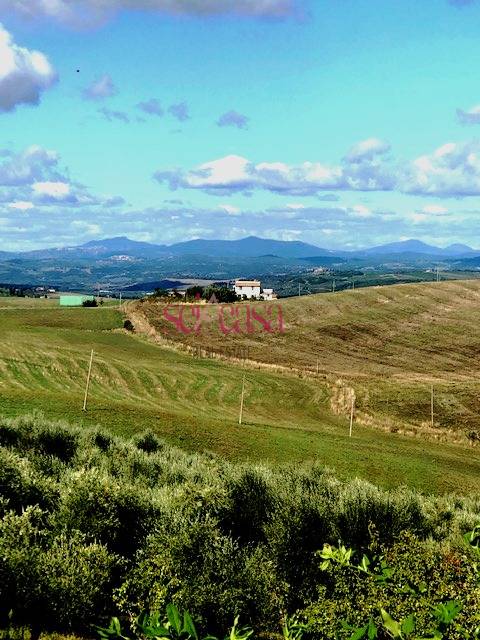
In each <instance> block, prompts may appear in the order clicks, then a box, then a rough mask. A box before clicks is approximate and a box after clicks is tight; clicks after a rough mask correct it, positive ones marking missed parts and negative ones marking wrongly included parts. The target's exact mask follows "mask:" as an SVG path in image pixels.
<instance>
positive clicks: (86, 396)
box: [83, 349, 93, 411]
mask: <svg viewBox="0 0 480 640" xmlns="http://www.w3.org/2000/svg"><path fill="white" fill-rule="evenodd" d="M92 364H93V349H92V353H91V354H90V364H89V365H88V374H87V384H86V385H85V397H84V399H83V411H86V410H87V399H88V388H89V387H90V376H91V375H92Z"/></svg>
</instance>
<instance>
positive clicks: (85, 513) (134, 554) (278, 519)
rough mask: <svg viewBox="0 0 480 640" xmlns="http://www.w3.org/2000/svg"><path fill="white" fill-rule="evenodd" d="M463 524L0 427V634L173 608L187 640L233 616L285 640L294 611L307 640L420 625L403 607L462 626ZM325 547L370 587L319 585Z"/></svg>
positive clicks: (458, 504)
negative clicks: (340, 549) (453, 618)
mask: <svg viewBox="0 0 480 640" xmlns="http://www.w3.org/2000/svg"><path fill="white" fill-rule="evenodd" d="M479 520H480V500H478V499H475V498H473V497H472V498H461V497H451V498H449V497H443V498H426V497H424V496H421V495H419V494H417V493H415V492H412V491H408V490H403V489H402V490H396V491H391V492H387V491H383V490H380V489H378V488H376V487H374V486H372V485H371V484H368V483H366V482H363V481H358V480H357V481H354V482H341V481H339V480H338V479H336V478H335V477H334V476H333V475H332V474H331V473H330V472H328V471H326V470H325V469H323V468H321V467H319V466H318V465H303V466H298V467H295V468H293V467H285V468H281V469H275V468H271V467H268V466H261V465H250V464H242V465H238V466H236V465H232V464H229V463H227V462H226V461H224V460H222V459H220V458H218V457H216V456H214V455H211V454H208V455H191V454H187V453H185V452H183V451H181V450H179V449H175V448H173V447H170V446H168V445H166V444H165V443H164V442H163V441H161V440H159V439H158V438H157V437H156V436H155V434H154V433H145V434H143V435H140V436H138V437H137V438H135V439H134V440H133V441H126V440H122V439H121V438H118V437H115V436H113V435H110V434H108V433H105V432H103V431H101V430H99V429H86V428H83V427H82V428H81V429H80V428H74V427H68V426H66V425H64V424H51V423H48V422H47V421H45V420H44V419H43V418H42V417H41V416H39V415H35V416H27V417H25V418H22V419H18V420H15V421H12V420H10V421H9V420H1V419H0V628H1V627H2V626H5V625H6V624H7V618H8V616H9V615H10V612H11V616H13V618H12V621H13V622H14V623H15V624H17V625H20V626H26V627H30V628H31V630H32V632H33V633H34V634H35V633H37V632H38V631H39V630H40V629H46V630H49V629H53V630H58V631H75V632H78V633H85V632H86V630H88V629H89V628H90V625H92V624H95V623H98V624H102V623H105V624H108V619H109V618H110V616H111V615H112V614H113V615H115V614H116V615H118V616H119V617H120V619H121V622H122V628H124V626H125V625H127V626H126V627H125V628H128V625H129V624H130V621H131V620H132V618H131V616H137V615H139V614H140V613H141V612H142V611H145V610H147V611H158V610H160V611H164V610H165V606H166V605H167V604H169V603H174V604H175V605H176V606H178V607H180V608H181V609H184V610H188V611H189V612H190V613H191V614H192V617H193V618H194V619H195V621H196V623H197V622H198V632H199V633H200V634H202V635H203V634H204V633H205V632H206V631H207V630H208V631H209V632H214V633H217V634H223V633H224V631H225V629H226V628H229V627H230V626H231V623H232V620H234V619H235V617H236V616H238V615H240V617H241V620H242V621H243V622H245V623H247V624H251V625H254V627H255V629H256V630H258V631H259V632H261V633H270V634H271V633H272V632H278V631H280V629H281V628H282V625H283V627H284V630H285V629H287V631H285V633H287V635H288V634H290V635H289V636H288V638H289V640H299V638H297V637H296V636H295V634H296V633H297V632H298V633H300V631H301V629H300V627H298V629H297V627H296V626H295V625H296V624H297V623H294V622H292V623H291V624H290V623H287V622H286V620H287V618H286V617H285V616H291V615H292V614H294V613H295V611H296V610H303V611H304V612H305V615H306V616H307V617H308V619H309V620H310V622H311V625H312V629H314V631H315V637H318V638H323V637H325V638H327V637H328V638H330V637H332V636H331V635H328V633H330V631H328V633H327V631H326V630H327V629H328V628H329V627H328V625H329V624H330V625H333V624H337V627H338V624H340V623H341V620H342V619H344V620H345V622H346V624H348V625H350V626H351V627H355V626H357V627H360V628H364V627H365V626H367V627H368V622H369V617H372V620H375V621H376V622H375V624H377V623H378V624H380V622H381V620H380V618H379V616H380V610H379V606H378V604H379V603H380V606H382V607H383V608H384V609H385V611H386V612H388V615H390V616H392V619H393V620H403V619H405V618H407V617H408V616H409V615H410V614H411V613H412V611H413V612H415V615H416V616H417V618H418V620H419V621H420V622H419V623H422V624H424V623H425V624H427V622H428V620H430V618H428V620H427V617H428V616H427V614H426V613H425V615H424V614H421V613H418V612H417V609H416V608H415V606H414V603H415V602H417V600H418V602H419V603H420V604H421V606H422V607H423V606H424V604H425V605H426V604H427V600H428V602H431V603H432V604H434V605H437V604H441V603H443V604H445V603H446V602H448V601H449V600H452V601H453V600H456V599H459V596H460V600H461V604H462V611H461V612H460V613H459V614H458V620H459V621H460V622H459V624H460V623H461V624H462V625H466V624H467V622H468V624H470V619H471V617H472V615H473V612H475V611H476V610H477V608H478V607H479V606H480V605H479V601H478V586H477V583H476V582H475V580H478V571H479V569H478V567H479V566H480V559H479V557H478V549H477V546H478V541H479V534H478V532H477V533H475V532H474V533H472V534H470V538H469V539H468V540H467V539H466V538H465V540H464V539H463V538H462V534H464V533H465V532H466V531H469V530H472V529H473V527H474V525H475V524H477V523H478V521H479ZM405 532H407V533H405ZM338 540H342V541H343V543H344V544H346V545H348V546H353V547H354V548H355V549H357V550H358V552H357V555H355V556H353V559H352V562H355V563H356V564H358V563H359V562H360V561H361V559H362V554H363V553H366V554H367V555H368V556H369V558H370V563H371V564H370V565H368V566H369V572H370V573H371V574H372V575H370V573H369V572H368V571H367V572H364V574H362V575H361V574H360V571H359V570H358V569H356V568H353V569H352V567H350V566H343V565H342V566H341V565H338V566H337V565H335V566H333V565H332V566H330V565H329V566H328V569H327V570H323V569H322V567H321V559H320V558H319V557H318V551H319V550H321V549H323V547H324V544H325V543H328V544H330V545H338ZM332 548H333V546H332ZM324 561H325V560H324ZM382 563H384V564H382ZM385 563H386V564H385ZM468 563H470V564H468ZM467 564H468V566H467ZM391 566H393V567H394V568H395V580H397V583H398V584H400V585H401V589H402V590H401V592H400V595H399V592H398V589H397V587H395V588H394V587H393V586H392V583H391V582H389V579H390V573H389V570H390V569H389V568H390V567H391ZM376 575H377V576H378V575H379V576H381V579H380V578H378V577H375V576H376ZM397 583H395V584H397ZM424 583H425V584H426V585H427V587H426V588H427V591H426V592H425V594H424V593H423V592H422V591H421V589H423V587H422V585H423V584H424ZM409 589H410V590H413V591H412V592H410V591H409ZM413 593H415V594H416V596H415V597H416V598H417V600H415V598H414V595H413ZM422 598H423V599H422ZM422 611H423V609H422ZM429 611H430V610H429ZM422 615H424V617H423V618H422V617H421V616H422ZM428 615H430V617H431V611H430V614H428ZM469 616H470V618H469ZM288 619H289V618H288ZM298 624H300V622H299V623H298ZM372 624H373V623H372ZM337 627H335V629H336V628H337ZM338 628H339V629H340V630H339V634H340V635H339V638H343V637H350V636H348V635H345V633H346V632H345V633H344V631H343V627H338ZM299 629H300V631H299ZM295 630H296V631H295ZM342 633H344V635H343V636H342V635H341V634H342ZM292 634H293V635H292ZM322 634H323V635H322ZM352 634H353V632H352V633H351V635H352ZM294 636H295V637H294ZM285 637H287V636H285ZM455 637H456V636H452V638H455Z"/></svg>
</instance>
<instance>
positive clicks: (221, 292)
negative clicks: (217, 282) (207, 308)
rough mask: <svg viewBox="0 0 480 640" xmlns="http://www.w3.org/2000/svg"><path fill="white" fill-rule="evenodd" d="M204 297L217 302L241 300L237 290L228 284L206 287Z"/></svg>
mask: <svg viewBox="0 0 480 640" xmlns="http://www.w3.org/2000/svg"><path fill="white" fill-rule="evenodd" d="M202 297H203V298H204V300H216V301H217V302H237V300H239V296H237V294H236V293H235V291H234V290H233V289H230V288H229V287H226V286H224V287H215V286H209V287H205V289H204V291H203V296H202Z"/></svg>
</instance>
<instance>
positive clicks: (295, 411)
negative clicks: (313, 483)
mask: <svg viewBox="0 0 480 640" xmlns="http://www.w3.org/2000/svg"><path fill="white" fill-rule="evenodd" d="M341 301H342V297H340V296H339V297H338V298H337V302H338V304H341ZM306 302H308V304H312V303H315V302H316V301H315V300H311V299H310V298H304V299H300V300H299V301H298V304H300V305H301V306H303V305H304V304H305V303H306ZM337 302H336V303H337ZM336 303H335V304H336ZM342 304H345V302H343V303H342ZM241 306H242V305H239V307H241ZM316 308H317V310H318V309H319V307H318V306H317V307H316ZM307 309H309V307H307ZM157 311H158V309H157ZM353 311H354V309H353V308H352V312H353ZM217 312H218V308H217ZM152 313H153V311H152ZM0 315H1V330H2V337H3V340H2V341H1V342H0V414H3V415H7V416H18V415H23V414H25V413H28V412H30V411H42V412H43V413H44V414H45V415H46V417H47V418H51V419H62V420H66V421H68V422H71V423H75V424H79V425H97V424H99V425H102V426H103V427H105V428H109V429H110V430H112V431H114V432H116V433H119V434H123V435H126V436H129V435H132V434H134V433H136V432H138V431H144V430H145V429H146V428H149V429H151V430H153V431H154V432H156V433H158V434H160V435H161V436H162V437H164V438H166V439H167V440H168V441H169V442H171V443H173V444H176V445H179V446H181V447H183V448H184V449H187V450H190V451H214V452H217V453H219V454H221V455H222V456H225V457H226V458H228V459H231V460H245V459H250V460H268V461H270V462H272V463H285V462H289V463H297V462H301V461H305V460H315V461H317V462H319V463H320V464H323V465H326V466H328V467H331V468H334V469H335V472H336V473H337V474H338V475H339V476H340V477H342V478H351V477H355V476H359V477H363V478H366V479H369V480H371V481H373V482H376V483H377V484H380V485H382V486H386V487H392V486H398V485H399V484H407V485H409V486H412V487H416V488H419V489H422V490H423V491H426V492H435V493H443V492H452V491H456V490H458V488H459V487H461V489H462V492H463V493H467V492H469V491H475V490H476V488H477V487H478V477H479V474H480V451H479V450H478V449H472V448H471V447H469V446H464V444H462V442H463V441H462V440H461V439H460V440H459V443H458V444H455V443H453V442H449V441H448V438H445V439H444V441H442V442H441V443H436V442H426V441H425V440H424V439H423V438H407V437H404V436H401V435H400V434H399V433H396V432H394V430H393V429H390V428H389V429H379V428H378V426H377V425H375V424H367V423H365V421H363V419H362V416H361V415H360V413H359V414H358V415H357V416H356V420H355V425H354V432H353V435H352V437H351V438H350V437H349V435H348V416H347V415H346V414H345V412H344V411H343V408H342V406H341V401H342V397H343V398H344V399H345V398H347V399H348V389H347V388H346V387H344V386H343V387H342V386H341V385H336V380H337V377H336V376H333V377H328V376H324V375H322V374H319V375H318V376H317V375H316V374H315V373H313V374H312V372H311V373H310V374H306V373H302V372H299V371H298V370H297V368H296V365H295V363H296V364H299V363H301V362H306V359H307V353H306V346H305V345H303V344H302V343H301V342H299V343H298V346H299V349H300V355H299V360H294V362H293V363H292V365H291V366H290V367H283V368H282V367H276V366H272V365H268V364H267V365H261V364H260V363H253V362H251V363H250V364H247V367H246V369H245V370H242V368H241V367H240V366H239V364H240V363H239V362H234V361H229V360H224V361H222V360H219V359H217V358H211V357H205V356H208V355H209V354H208V353H206V354H205V353H203V354H202V353H199V352H197V353H193V354H192V353H191V352H190V353H187V352H185V351H184V348H183V346H182V345H179V347H175V345H174V348H172V346H171V341H168V343H167V342H164V341H163V340H161V341H160V342H161V343H160V344H158V343H157V342H156V340H155V339H152V336H146V335H144V334H143V333H142V327H141V325H140V324H139V323H137V326H136V332H135V333H133V334H132V333H130V332H127V331H125V330H124V329H122V323H123V319H124V316H123V314H122V312H121V310H120V309H118V308H114V307H109V306H106V305H105V306H104V307H100V308H97V309H82V308H79V309H68V308H60V307H58V306H56V303H55V301H53V300H35V299H28V298H24V299H19V298H0ZM311 320H312V321H313V320H314V318H311ZM135 322H137V320H136V319H135ZM303 322H304V321H302V322H301V323H300V325H302V326H303V327H304V328H303V329H302V331H303V332H304V333H305V325H304V324H303ZM290 328H291V329H292V330H293V326H292V327H290ZM294 335H295V334H294V333H293V332H292V334H291V337H290V338H288V333H286V334H284V336H283V338H282V339H283V340H284V346H288V352H289V354H290V355H287V354H285V355H284V356H282V355H281V351H282V347H281V344H278V345H275V343H274V341H273V340H272V341H271V342H270V343H269V349H270V350H271V352H272V358H270V360H271V361H272V360H273V361H279V362H280V361H282V358H284V359H285V362H288V361H289V359H290V360H292V358H293V355H294V353H295V348H294V342H293V340H296V339H297V338H295V337H294ZM153 338H155V336H153ZM271 338H273V336H271ZM250 341H251V342H252V344H253V342H254V340H253V339H252V338H250ZM222 348H224V347H222ZM91 349H94V352H95V355H94V362H93V370H92V383H91V387H90V395H89V402H88V410H87V412H83V411H82V403H83V394H84V388H85V380H86V374H87V369H88V361H89V356H90V350H91ZM265 359H266V361H267V362H268V358H265ZM325 362H326V361H325ZM309 363H310V364H311V363H312V360H311V358H310V359H309ZM244 375H245V402H244V412H243V423H242V425H239V424H238V415H239V405H240V396H241V390H242V380H243V376H244ZM355 389H356V391H357V390H358V389H359V388H357V385H356V386H355ZM332 400H334V401H335V402H334V403H333V404H332ZM362 411H363V409H362ZM394 424H396V425H397V426H398V425H401V424H402V420H401V419H398V420H397V421H396V422H395V423H394Z"/></svg>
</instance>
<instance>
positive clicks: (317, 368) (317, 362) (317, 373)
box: [317, 358, 318, 376]
mask: <svg viewBox="0 0 480 640" xmlns="http://www.w3.org/2000/svg"><path fill="white" fill-rule="evenodd" d="M317 376H318V358H317Z"/></svg>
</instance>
